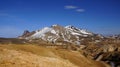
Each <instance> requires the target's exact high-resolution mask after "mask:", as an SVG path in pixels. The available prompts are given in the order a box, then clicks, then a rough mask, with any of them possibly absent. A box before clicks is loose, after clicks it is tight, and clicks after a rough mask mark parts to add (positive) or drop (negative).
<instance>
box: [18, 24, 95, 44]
mask: <svg viewBox="0 0 120 67" xmlns="http://www.w3.org/2000/svg"><path fill="white" fill-rule="evenodd" d="M93 35H94V34H93V33H92V32H89V31H87V30H83V29H79V28H76V27H74V26H72V25H68V26H65V27H63V26H60V25H52V26H51V27H44V28H43V29H41V30H36V31H32V32H29V31H27V30H26V31H24V33H23V35H22V36H20V37H19V38H21V39H27V40H31V39H42V40H44V41H47V42H52V43H59V42H67V43H72V44H77V45H80V41H81V40H82V38H85V37H89V36H93Z"/></svg>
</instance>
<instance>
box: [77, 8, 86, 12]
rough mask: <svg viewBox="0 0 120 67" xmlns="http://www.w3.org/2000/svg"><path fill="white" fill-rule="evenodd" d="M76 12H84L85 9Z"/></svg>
mask: <svg viewBox="0 0 120 67" xmlns="http://www.w3.org/2000/svg"><path fill="white" fill-rule="evenodd" d="M76 11H77V12H84V11H85V9H76Z"/></svg>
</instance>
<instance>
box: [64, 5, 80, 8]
mask: <svg viewBox="0 0 120 67" xmlns="http://www.w3.org/2000/svg"><path fill="white" fill-rule="evenodd" d="M64 8H65V9H76V8H78V7H77V6H73V5H67V6H64Z"/></svg>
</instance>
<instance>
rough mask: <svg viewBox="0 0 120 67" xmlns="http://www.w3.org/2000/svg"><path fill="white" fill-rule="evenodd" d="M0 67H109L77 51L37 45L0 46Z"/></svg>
mask: <svg viewBox="0 0 120 67" xmlns="http://www.w3.org/2000/svg"><path fill="white" fill-rule="evenodd" d="M0 67H109V66H108V65H107V64H105V63H103V62H98V61H93V60H90V59H87V58H86V57H84V56H83V55H82V54H81V53H80V52H78V51H71V50H66V49H55V48H45V47H41V46H38V45H30V44H29V45H28V44H27V45H25V44H24V45H19V44H17V45H16V44H9V45H8V44H4V45H3V44H0Z"/></svg>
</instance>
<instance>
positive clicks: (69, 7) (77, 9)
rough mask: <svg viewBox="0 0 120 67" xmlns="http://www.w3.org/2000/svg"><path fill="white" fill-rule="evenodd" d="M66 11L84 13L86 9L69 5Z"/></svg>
mask: <svg viewBox="0 0 120 67" xmlns="http://www.w3.org/2000/svg"><path fill="white" fill-rule="evenodd" d="M64 8H65V9H73V10H75V11H76V12H84V11H85V9H80V8H79V7H78V6H74V5H67V6H64Z"/></svg>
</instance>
